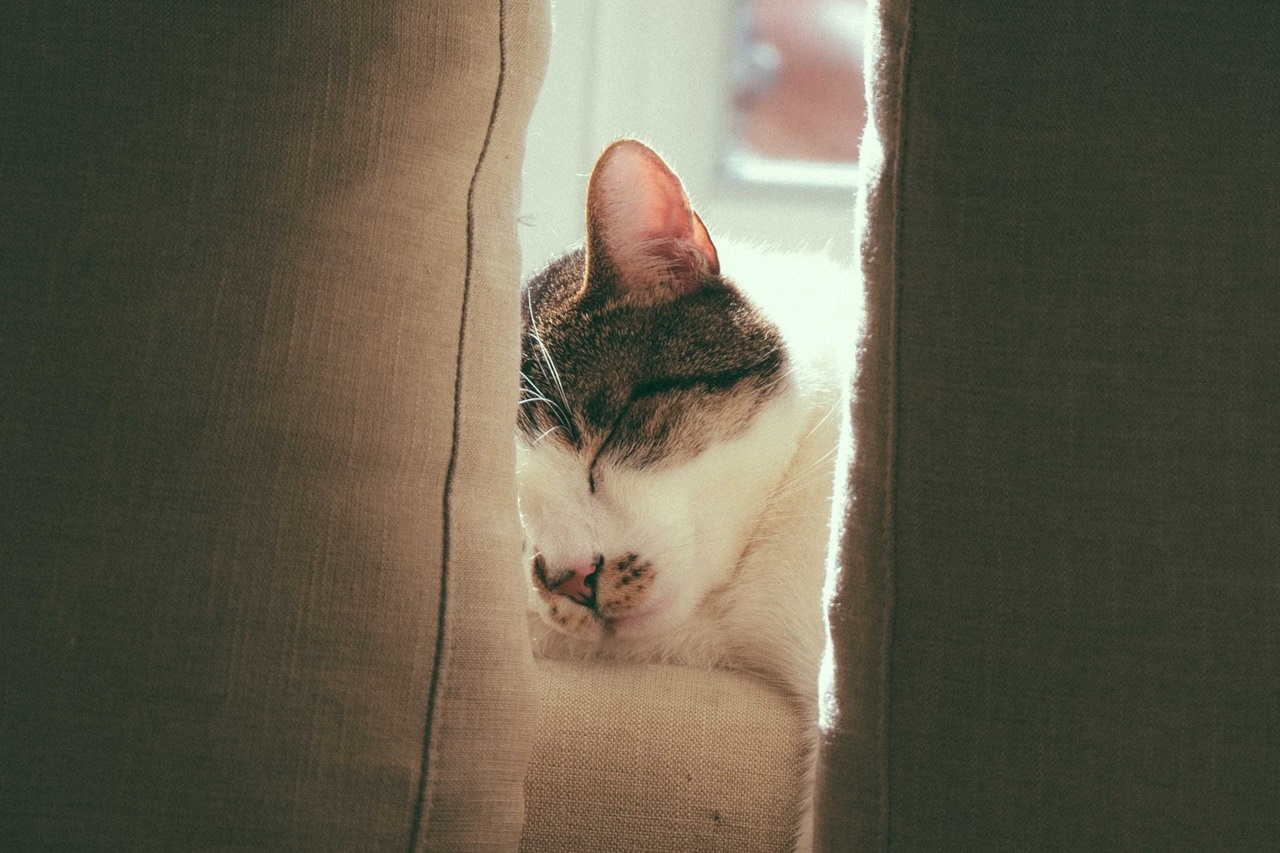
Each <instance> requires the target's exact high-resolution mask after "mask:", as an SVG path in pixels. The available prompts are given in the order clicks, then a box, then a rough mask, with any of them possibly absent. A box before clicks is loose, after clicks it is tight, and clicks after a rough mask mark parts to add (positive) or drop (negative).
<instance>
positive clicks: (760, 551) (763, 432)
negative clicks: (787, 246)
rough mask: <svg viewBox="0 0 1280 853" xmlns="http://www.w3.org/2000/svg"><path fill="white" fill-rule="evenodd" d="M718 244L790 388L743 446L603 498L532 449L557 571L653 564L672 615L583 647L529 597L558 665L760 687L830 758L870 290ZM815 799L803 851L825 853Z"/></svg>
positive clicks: (801, 838) (539, 532) (538, 639)
mask: <svg viewBox="0 0 1280 853" xmlns="http://www.w3.org/2000/svg"><path fill="white" fill-rule="evenodd" d="M717 244H718V245H719V246H720V257H721V262H722V268H723V270H724V272H725V274H726V275H727V276H729V277H730V279H732V280H733V281H735V282H736V283H737V284H738V286H739V287H740V289H741V290H742V291H743V292H744V294H745V295H747V297H748V298H750V299H752V300H753V301H754V302H755V303H756V304H757V305H759V306H760V307H761V308H762V309H763V310H764V311H765V313H766V315H767V316H768V317H769V318H770V319H771V320H773V321H774V322H775V323H776V324H777V325H778V327H779V329H780V331H781V333H782V335H783V338H784V340H785V341H786V344H787V349H788V356H789V359H790V365H791V368H792V372H791V374H790V376H789V380H790V384H791V387H790V389H789V391H788V392H787V393H785V394H782V395H780V396H778V397H777V398H775V399H774V400H772V401H771V402H770V403H769V404H768V405H767V406H766V407H765V409H764V410H762V411H761V412H760V413H759V414H758V415H757V416H756V419H755V421H754V422H753V425H752V426H751V427H750V428H749V429H748V430H746V431H745V432H744V433H742V434H741V435H739V436H737V437H735V438H734V439H733V440H731V441H728V442H721V443H718V444H716V445H713V446H712V447H711V448H709V449H707V450H706V451H704V452H703V453H701V454H700V455H699V456H697V457H696V458H694V459H693V460H691V461H689V462H686V463H681V464H679V465H676V466H674V467H670V468H663V469H657V470H648V471H633V470H631V471H629V470H621V469H617V468H604V469H601V470H600V471H599V472H598V478H597V481H598V482H597V489H596V492H595V493H594V494H593V493H591V491H590V489H589V488H588V478H587V464H588V462H587V460H585V459H583V458H581V457H580V456H578V455H576V454H575V453H573V452H572V451H570V450H569V449H567V448H565V447H564V446H563V445H562V444H561V443H559V442H556V441H553V440H543V441H540V442H538V443H536V444H535V445H534V446H530V445H529V444H527V443H526V442H525V441H524V440H523V439H518V440H517V460H518V468H517V481H518V484H519V496H520V512H521V516H522V519H523V522H524V525H525V529H526V532H527V534H528V538H529V541H530V542H535V543H536V544H537V547H538V549H539V550H540V551H541V553H542V555H543V556H544V557H545V558H546V559H547V561H548V563H550V564H552V565H564V564H567V563H568V562H570V561H572V560H574V559H576V558H578V557H579V556H580V555H592V554H623V553H630V552H635V553H638V554H641V555H643V556H644V557H645V558H646V559H648V560H649V561H650V562H651V563H652V566H653V577H652V586H651V588H650V591H649V597H648V599H647V601H649V602H658V603H662V602H667V603H668V606H667V607H666V608H665V609H664V610H662V611H661V612H660V613H658V614H656V615H654V616H652V617H651V618H648V619H645V620H642V621H641V623H640V624H638V625H635V626H634V627H626V628H620V629H618V630H617V631H605V630H603V629H602V630H601V631H600V632H599V633H598V634H596V635H595V636H593V637H591V638H589V639H587V640H583V639H580V638H578V637H575V636H570V635H566V634H563V633H560V632H559V631H556V630H554V629H553V628H552V627H551V626H550V625H549V623H548V621H547V620H546V619H545V618H541V617H542V616H543V615H544V613H543V609H544V608H545V606H546V605H545V602H544V601H543V600H542V599H541V597H540V596H539V595H537V594H535V593H534V592H533V589H532V587H530V590H531V591H530V598H529V600H530V610H531V613H532V614H533V617H532V618H531V619H530V628H531V631H532V634H533V639H534V648H535V651H536V653H537V654H539V655H543V656H547V657H575V658H582V657H593V658H601V657H603V658H611V659H621V660H635V661H666V662H671V663H679V664H685V665H690V666H700V667H725V668H733V669H739V670H744V671H748V672H752V673H755V674H757V675H758V676H760V677H762V678H765V679H767V680H769V681H770V682H772V683H774V684H776V685H777V686H779V687H780V688H781V689H783V690H784V691H786V693H787V694H788V695H789V696H790V697H791V698H792V699H793V701H795V702H796V704H797V705H798V706H799V707H800V708H801V709H802V711H803V713H805V714H806V715H807V716H808V718H809V719H811V720H812V721H813V722H814V732H815V738H814V743H813V746H816V731H817V720H818V718H817V709H818V695H819V693H818V670H819V660H820V658H821V657H822V654H823V647H824V642H825V629H824V612H823V591H824V578H825V574H826V566H827V554H828V549H829V543H830V541H831V540H832V539H833V536H834V532H833V530H832V526H831V520H832V518H833V517H838V516H837V515H835V513H834V512H833V505H832V497H833V494H834V493H835V489H834V483H833V479H834V477H835V473H836V470H837V464H838V463H839V464H841V465H843V464H847V462H848V460H849V453H848V451H847V449H844V450H840V449H839V448H840V444H841V436H842V434H843V435H845V436H847V435H848V431H847V430H848V426H847V420H848V418H847V414H848V399H847V396H846V389H847V388H848V387H849V378H850V370H851V366H852V358H853V345H854V343H855V341H856V337H857V335H856V329H857V326H858V312H857V286H856V279H855V277H854V276H853V274H852V273H851V272H849V271H848V270H845V269H843V268H841V267H839V266H837V265H836V264H834V263H832V262H830V261H828V260H826V259H824V258H820V257H814V256H808V255H794V254H792V255H788V254H780V253H774V252H768V251H761V250H758V249H753V248H751V247H747V246H742V245H735V244H732V243H729V242H724V241H717ZM840 509H841V507H835V508H834V510H835V511H836V512H838V511H839V510H840ZM811 772H812V768H811V767H810V776H809V777H808V778H809V780H811ZM810 800H811V798H810V797H806V798H805V801H804V810H803V820H802V823H801V826H800V828H799V829H798V831H797V832H798V834H797V848H796V849H797V850H808V849H809V848H810V847H811V844H812V842H811V833H812V813H811V808H812V804H811V802H810Z"/></svg>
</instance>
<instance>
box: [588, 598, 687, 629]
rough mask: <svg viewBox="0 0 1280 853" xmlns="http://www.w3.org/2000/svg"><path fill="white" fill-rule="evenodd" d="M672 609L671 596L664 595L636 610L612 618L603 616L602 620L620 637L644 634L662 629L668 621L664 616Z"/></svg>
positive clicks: (607, 627) (605, 625)
mask: <svg viewBox="0 0 1280 853" xmlns="http://www.w3.org/2000/svg"><path fill="white" fill-rule="evenodd" d="M670 610H671V598H670V596H663V597H661V598H659V599H658V600H657V601H655V602H653V603H652V604H647V605H645V606H644V607H641V608H638V609H637V611H636V612H633V613H626V614H623V615H621V616H617V617H612V618H610V617H603V618H602V619H601V622H602V624H603V625H604V628H605V631H606V632H607V633H611V634H614V635H616V636H619V637H629V636H642V635H647V634H650V633H653V632H657V631H661V630H662V625H663V623H664V622H666V621H667V620H665V619H664V618H663V617H664V616H667V615H669V611H670Z"/></svg>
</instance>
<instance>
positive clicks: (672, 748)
mask: <svg viewBox="0 0 1280 853" xmlns="http://www.w3.org/2000/svg"><path fill="white" fill-rule="evenodd" d="M538 669H539V671H540V676H541V677H540V683H541V686H542V703H541V713H540V715H539V719H538V730H537V740H536V742H535V745H534V751H533V759H532V761H531V763H530V766H529V778H528V783H527V786H526V793H525V797H526V801H527V804H528V817H527V820H526V822H525V837H524V841H523V843H522V844H521V846H520V849H521V851H523V853H561V851H567V850H572V851H574V853H612V851H618V850H627V851H632V853H687V851H691V850H706V851H725V853H729V851H732V853H755V851H759V853H780V851H787V850H789V849H790V846H789V844H788V841H789V836H790V832H791V828H792V827H793V826H794V824H795V822H796V819H797V815H798V811H797V809H798V806H799V804H798V802H797V796H798V792H799V790H800V777H801V771H802V769H803V768H802V763H801V762H800V761H799V760H798V756H800V755H801V754H803V751H804V749H805V733H806V724H805V720H804V718H803V716H802V715H801V714H800V713H799V712H798V711H797V710H796V709H795V708H794V707H792V706H791V705H789V704H788V703H787V701H786V698H785V697H784V696H783V695H782V693H781V692H779V691H777V690H775V689H773V688H771V687H769V686H768V685H766V684H764V683H763V682H761V681H759V680H758V679H755V678H752V677H750V676H746V675H742V674H739V673H733V672H726V671H723V670H697V669H689V668H686V667H675V666H662V665H657V664H617V663H583V662H569V661H552V660H540V661H538Z"/></svg>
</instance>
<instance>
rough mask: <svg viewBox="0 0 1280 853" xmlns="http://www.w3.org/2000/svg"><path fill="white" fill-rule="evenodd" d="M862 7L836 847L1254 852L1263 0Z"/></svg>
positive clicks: (1264, 486)
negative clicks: (864, 156) (867, 120)
mask: <svg viewBox="0 0 1280 853" xmlns="http://www.w3.org/2000/svg"><path fill="white" fill-rule="evenodd" d="M878 15H879V16H880V21H881V24H882V26H883V27H884V31H885V32H886V33H894V34H896V35H895V36H894V38H893V39H891V40H890V41H891V42H892V41H894V40H896V41H897V44H898V47H896V48H894V49H891V50H881V52H880V54H879V60H880V63H882V64H877V66H876V68H875V73H876V75H877V77H878V80H879V83H878V84H877V88H876V104H875V109H876V110H877V111H878V113H879V115H880V116H881V117H882V118H889V117H892V118H891V119H890V125H891V127H890V130H891V133H890V134H888V135H887V136H885V137H884V140H885V143H886V149H885V160H884V162H885V163H886V164H890V163H894V164H895V165H894V168H893V169H892V170H888V169H886V170H885V172H884V173H883V175H882V177H881V179H880V180H879V181H878V182H877V183H876V184H875V185H874V192H875V193H877V194H881V193H885V192H887V193H889V194H890V198H889V200H888V203H887V204H885V203H880V204H873V206H872V208H871V215H870V217H869V218H868V220H867V223H866V225H867V232H866V238H865V239H866V242H865V243H864V262H865V264H866V266H865V269H866V271H867V274H868V279H869V280H868V289H869V294H870V300H871V303H872V304H871V306H870V309H869V316H870V317H871V318H873V320H872V324H871V331H872V334H871V337H870V338H869V340H868V358H869V361H866V362H864V367H863V380H862V381H861V382H860V385H859V399H858V401H857V403H856V404H855V405H856V411H855V418H856V421H857V423H858V426H859V428H860V429H861V430H862V433H861V434H860V435H859V454H860V456H862V458H860V460H859V462H858V466H859V468H858V470H859V471H861V472H862V473H863V476H859V475H858V474H856V473H855V477H854V481H853V488H854V490H855V495H854V498H855V500H854V502H853V504H852V507H853V510H852V512H853V515H852V517H851V519H850V522H849V525H848V537H847V538H846V543H845V544H846V562H845V573H846V577H845V587H844V588H845V590H846V591H848V590H857V589H858V587H857V584H858V583H864V584H865V586H866V588H867V589H869V590H870V593H871V594H869V595H867V596H865V597H859V596H858V595H847V594H846V595H845V596H844V597H843V598H842V599H841V602H840V605H839V607H840V612H838V613H837V614H836V615H835V616H834V617H833V626H834V627H835V630H836V641H837V643H838V651H839V653H840V654H841V655H842V657H841V658H840V659H838V661H837V672H838V673H839V671H840V670H839V666H840V664H841V661H843V662H844V663H845V664H846V665H848V666H849V667H850V668H849V669H847V670H846V672H845V674H844V677H843V681H842V682H841V688H840V689H841V691H842V692H841V695H840V703H841V706H842V715H844V716H847V717H850V718H851V719H859V720H865V721H866V722H867V723H868V724H876V723H877V721H879V727H878V728H875V729H871V730H866V731H858V730H857V727H856V726H844V727H842V728H840V729H838V730H837V731H835V732H834V734H833V738H832V739H831V741H829V742H828V744H827V746H828V749H827V752H826V754H827V758H828V761H827V762H826V763H825V764H824V777H823V784H824V792H825V793H824V799H823V820H822V822H821V825H822V826H823V827H824V828H825V829H826V831H827V834H826V846H825V849H826V850H831V851H835V850H849V851H855V850H856V851H859V853H866V851H869V850H885V849H888V850H902V851H926V850H947V851H965V850H974V851H984V853H992V851H1005V850H1007V851H1025V850H1042V849H1052V850H1081V851H1094V850H1153V851H1154V850H1159V851H1174V850H1187V851H1193V850H1240V851H1253V850H1263V849H1272V848H1274V847H1275V846H1276V845H1277V843H1280V810H1277V809H1276V806H1275V804H1276V803H1277V802H1280V701H1277V697H1280V654H1278V650H1280V620H1278V619H1277V618H1276V614H1277V613H1280V585H1278V584H1277V583H1276V577H1277V575H1276V569H1277V566H1280V513H1278V512H1277V507H1280V381H1277V377H1280V346H1278V345H1277V340H1278V338H1277V330H1280V288H1278V287H1277V280H1278V278H1280V170H1277V169H1276V168H1275V164H1276V163H1277V162H1280V42H1278V41H1277V34H1278V33H1280V6H1276V5H1275V4H1268V3H1258V2H1227V3H1214V4H1149V3H1128V2H1120V3H1115V2H1105V3H1104V2H1086V3H1071V4H1049V5H1045V4H1029V3H1015V2H1007V3H993V4H991V3H989V4H983V5H982V6H981V8H977V7H975V6H973V5H971V4H962V3H948V2H934V0H928V1H927V2H926V0H914V2H906V0H901V2H889V1H888V0H886V2H883V3H881V4H880V8H879V11H878ZM889 81H896V82H894V83H893V84H892V85H884V84H886V83H887V82H889ZM886 176H888V177H886ZM872 201H873V202H874V201H875V199H874V198H873V199H872ZM881 201H882V202H883V199H881ZM874 318H881V320H880V321H879V322H878V324H877V322H876V321H875V320H874ZM876 426H880V427H882V428H884V429H885V430H886V432H885V433H884V434H883V435H875V436H869V435H868V434H867V432H866V431H867V430H868V429H870V428H875V427H876ZM864 454H865V455H864ZM868 537H869V538H868ZM868 543H870V544H868ZM868 554H869V555H870V556H871V559H870V560H869V561H866V562H864V561H863V559H862V558H863V557H865V556H866V555H868ZM867 570H871V571H872V572H873V574H872V575H871V576H870V578H869V580H866V581H858V580H857V579H856V578H857V574H856V573H858V572H863V571H867ZM851 578H853V580H851ZM865 643H870V646H869V648H872V649H875V650H876V651H877V653H878V654H879V659H878V660H877V659H875V658H873V657H871V656H869V655H864V654H862V653H861V652H859V651H858V649H859V648H862V647H861V646H859V645H858V644H865ZM868 706H869V707H870V709H871V710H869V711H868V710H867V707H868ZM859 761H861V762H865V765H864V766H859V765H853V764H850V763H849V762H859ZM869 767H874V768H877V769H878V771H879V778H878V779H877V778H876V775H875V774H873V773H872V772H871V771H870V770H869V769H868V768H869Z"/></svg>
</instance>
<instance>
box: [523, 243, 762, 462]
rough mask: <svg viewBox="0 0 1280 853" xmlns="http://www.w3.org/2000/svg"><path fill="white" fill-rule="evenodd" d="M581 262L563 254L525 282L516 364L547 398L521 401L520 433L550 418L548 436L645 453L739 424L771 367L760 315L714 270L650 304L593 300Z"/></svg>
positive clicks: (700, 441)
mask: <svg viewBox="0 0 1280 853" xmlns="http://www.w3.org/2000/svg"><path fill="white" fill-rule="evenodd" d="M584 269H585V261H584V257H583V253H582V252H581V251H580V250H579V251H576V252H571V253H570V254H568V255H566V256H564V257H563V258H561V259H559V260H558V261H556V262H553V264H551V265H550V266H549V267H548V268H547V269H546V270H544V271H543V273H541V274H540V275H538V276H536V277H535V278H534V279H532V280H531V281H530V282H529V285H528V287H527V290H526V305H525V307H524V308H525V310H524V314H525V316H524V325H525V340H524V346H523V365H522V370H523V371H524V373H525V379H526V385H527V386H528V387H529V388H530V389H536V396H541V397H545V398H547V399H546V402H545V403H543V404H541V405H533V406H530V407H528V408H527V409H524V410H522V418H521V427H522V430H523V431H524V432H525V433H526V435H527V436H529V437H535V436H537V435H540V434H541V433H542V432H543V431H545V430H546V429H550V428H552V427H553V426H554V425H555V423H556V419H558V418H560V419H562V420H566V421H572V423H562V424H561V426H562V427H563V428H562V429H560V430H559V434H558V435H556V436H555V438H556V439H566V440H569V442H570V443H578V444H582V445H590V444H591V443H592V439H595V440H596V441H603V439H604V437H605V436H606V435H607V434H611V433H618V434H617V435H615V436H614V437H613V438H612V439H611V444H612V445H614V446H616V447H617V448H619V449H621V450H626V451H627V452H628V454H629V455H630V456H632V457H634V458H640V459H652V458H654V457H655V456H660V455H662V454H663V453H668V452H670V451H672V450H673V449H674V450H683V451H684V452H686V453H690V452H696V450H697V449H699V448H700V446H702V445H704V444H705V443H706V441H709V440H713V439H714V438H715V437H716V436H718V435H725V434H731V433H733V432H735V431H737V430H739V429H740V428H745V425H746V421H747V420H749V418H750V417H751V415H752V414H753V413H754V412H755V411H756V410H757V409H758V408H759V406H760V405H761V404H762V403H763V401H764V399H765V398H767V397H768V396H769V395H770V393H771V392H772V390H773V389H774V387H775V386H776V385H777V380H778V378H779V376H780V375H781V372H782V366H783V363H784V360H785V359H784V356H783V353H782V346H781V339H780V337H779V335H778V332H777V330H776V329H775V328H774V327H773V326H772V324H770V323H769V322H767V321H766V320H765V319H763V317H762V316H761V315H760V314H759V312H758V311H756V310H755V309H754V307H753V306H752V305H751V304H750V303H749V302H748V301H747V300H746V299H745V298H744V297H743V296H742V295H741V294H739V293H738V292H737V291H736V290H735V289H734V288H733V287H732V286H731V285H730V284H729V283H728V282H727V281H724V280H720V279H717V280H715V281H709V282H706V283H705V285H704V286H702V287H699V288H698V289H697V290H696V291H695V292H693V293H689V294H687V295H684V296H681V297H679V298H676V299H670V300H665V301H661V302H658V303H656V304H647V305H637V304H630V303H625V302H624V303H621V304H607V303H603V302H600V301H595V302H593V301H592V300H591V299H590V294H589V293H588V294H586V295H584V288H583V281H584V279H583V276H584ZM603 289H605V290H607V288H603ZM526 396H528V395H526ZM539 413H541V415H542V417H538V414H539Z"/></svg>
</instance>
